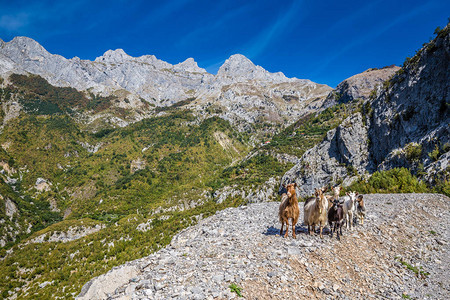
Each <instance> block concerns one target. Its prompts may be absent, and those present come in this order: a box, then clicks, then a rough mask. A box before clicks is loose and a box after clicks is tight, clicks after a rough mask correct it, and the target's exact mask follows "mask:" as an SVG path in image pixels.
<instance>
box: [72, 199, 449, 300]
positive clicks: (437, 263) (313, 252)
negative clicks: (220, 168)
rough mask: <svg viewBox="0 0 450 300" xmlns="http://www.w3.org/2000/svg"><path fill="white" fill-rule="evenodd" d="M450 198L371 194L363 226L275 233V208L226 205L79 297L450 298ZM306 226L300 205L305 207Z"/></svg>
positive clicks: (300, 228) (104, 277)
mask: <svg viewBox="0 0 450 300" xmlns="http://www.w3.org/2000/svg"><path fill="white" fill-rule="evenodd" d="M449 200H450V199H449V198H448V197H445V196H442V195H437V194H386V195H381V194H374V195H367V196H365V204H366V209H367V216H366V220H365V222H364V225H358V226H356V228H355V229H354V230H353V231H349V230H345V229H344V231H343V236H342V238H341V240H340V241H338V240H337V239H336V236H334V238H333V239H331V238H330V236H329V234H325V235H324V239H320V238H319V237H318V235H315V236H309V235H307V234H306V228H305V227H304V226H302V225H301V223H300V224H297V229H296V231H297V239H293V238H292V237H291V236H292V234H291V233H290V234H289V238H287V239H284V238H282V237H280V236H279V229H280V224H279V222H278V215H277V213H278V205H279V203H276V202H270V203H257V204H251V205H249V206H244V207H239V208H228V209H225V210H223V211H220V212H218V213H217V214H216V215H214V216H212V217H210V218H207V219H205V220H202V221H201V222H200V223H199V224H197V225H196V226H193V227H190V228H188V229H186V230H184V231H182V232H180V233H179V234H178V235H176V236H175V237H174V238H173V240H172V243H171V244H170V245H169V246H167V247H166V248H164V249H162V250H160V251H158V252H157V253H154V254H152V255H150V256H148V257H145V258H142V259H139V260H136V261H133V262H130V263H127V264H126V265H123V266H120V267H118V268H115V269H113V270H112V271H110V272H108V273H107V274H105V275H102V276H100V277H97V278H95V279H93V280H92V281H90V282H89V283H88V284H86V285H85V287H83V291H82V292H81V294H80V296H79V299H95V298H97V299H107V298H108V297H109V299H230V298H237V297H238V296H237V294H236V293H235V292H232V291H231V290H230V287H229V286H230V285H231V284H235V285H236V286H237V287H240V288H241V293H242V296H244V297H245V298H247V299H297V298H298V299H367V298H374V299H386V298H388V299H402V296H403V297H410V298H411V299H415V298H417V299H449V298H450V284H449V281H450V280H449V273H448V270H449V269H450V268H449V267H450V253H449V244H448V243H449V217H450V201H449ZM300 211H301V215H300V219H299V220H303V203H300Z"/></svg>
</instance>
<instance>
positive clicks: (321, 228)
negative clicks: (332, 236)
mask: <svg viewBox="0 0 450 300" xmlns="http://www.w3.org/2000/svg"><path fill="white" fill-rule="evenodd" d="M322 230H323V225H322V224H319V235H320V238H321V239H323V235H322Z"/></svg>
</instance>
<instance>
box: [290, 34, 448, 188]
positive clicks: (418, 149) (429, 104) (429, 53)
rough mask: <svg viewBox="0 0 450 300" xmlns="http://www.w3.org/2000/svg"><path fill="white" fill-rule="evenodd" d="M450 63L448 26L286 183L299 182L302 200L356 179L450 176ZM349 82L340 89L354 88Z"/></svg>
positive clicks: (307, 155) (313, 151) (332, 133)
mask: <svg viewBox="0 0 450 300" xmlns="http://www.w3.org/2000/svg"><path fill="white" fill-rule="evenodd" d="M449 61H450V35H449V26H447V27H446V28H445V29H443V30H442V31H441V32H440V33H439V34H438V36H437V37H436V38H435V39H434V40H433V41H431V42H430V43H429V44H427V45H426V46H424V47H423V48H422V49H421V50H419V51H418V53H417V54H416V55H415V56H414V57H413V58H412V59H407V61H406V62H405V65H404V66H403V68H402V69H399V70H397V72H396V73H395V74H394V75H393V76H392V77H390V79H388V80H386V81H385V82H384V83H383V84H382V85H379V86H377V88H376V89H375V90H374V92H372V95H371V96H370V97H369V98H368V100H367V101H366V102H363V104H362V106H361V108H360V112H356V113H355V114H353V115H352V116H350V117H348V118H347V119H346V120H345V121H344V122H343V123H342V124H341V125H340V126H339V127H338V128H337V129H334V130H331V131H330V132H328V134H327V136H326V138H325V139H324V140H323V142H322V143H321V144H319V145H317V146H315V147H314V148H313V149H311V150H310V151H308V152H306V153H305V154H304V155H303V156H302V158H301V160H300V162H299V163H298V164H297V165H296V166H294V167H293V168H292V169H291V170H290V171H288V172H287V173H286V174H285V175H284V177H283V179H282V182H284V183H285V182H292V181H295V182H297V183H298V184H299V185H300V191H301V194H302V196H307V195H309V194H311V192H312V191H313V190H314V188H316V187H321V186H323V185H326V184H328V183H331V184H336V183H337V182H340V181H341V180H343V181H344V185H345V184H349V183H350V182H352V180H353V179H356V177H355V175H358V174H359V175H363V174H365V173H372V172H374V171H376V170H387V169H391V168H395V167H407V168H409V169H411V170H412V171H413V172H418V171H420V172H423V171H424V170H425V172H426V174H425V175H423V177H424V178H425V179H427V180H428V181H430V182H433V181H434V180H435V177H436V176H441V175H443V174H444V173H446V172H448V151H449V150H450V143H449V137H450V127H449V126H450V122H449V121H450V110H449V103H450V94H449V88H450V84H449V81H448V78H450V66H449ZM394 69H395V68H394ZM391 71H392V70H391ZM363 74H364V73H363ZM354 77H356V78H357V77H358V76H354ZM349 81H350V80H346V81H345V82H344V83H343V84H340V85H339V86H341V87H344V86H349V84H348V82H349ZM338 90H339V89H338ZM375 92H376V93H375ZM336 94H338V93H336V92H335V93H334V95H336ZM352 94H355V93H352V92H349V91H348V90H347V91H346V92H345V93H343V94H340V95H343V96H342V97H344V99H351V98H352V97H353V96H351V95H352ZM342 97H341V98H340V99H342ZM329 99H330V97H329V98H328V100H329ZM344 102H345V101H344Z"/></svg>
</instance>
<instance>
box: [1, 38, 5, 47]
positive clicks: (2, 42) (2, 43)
mask: <svg viewBox="0 0 450 300" xmlns="http://www.w3.org/2000/svg"><path fill="white" fill-rule="evenodd" d="M4 44H5V42H4V41H3V40H2V39H0V47H3V45H4Z"/></svg>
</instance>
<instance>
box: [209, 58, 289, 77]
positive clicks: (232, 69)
mask: <svg viewBox="0 0 450 300" xmlns="http://www.w3.org/2000/svg"><path fill="white" fill-rule="evenodd" d="M217 77H218V78H222V79H225V78H233V79H232V81H233V82H239V81H245V80H262V81H272V82H287V81H290V79H289V78H287V77H286V76H284V74H283V73H281V72H277V73H270V72H268V71H266V70H265V69H264V68H262V67H260V66H256V65H255V64H254V63H253V62H252V61H251V60H250V59H248V58H247V57H245V56H244V55H242V54H234V55H232V56H230V57H229V58H228V59H227V60H226V61H225V62H224V63H223V65H222V66H221V67H220V68H219V71H218V72H217Z"/></svg>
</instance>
